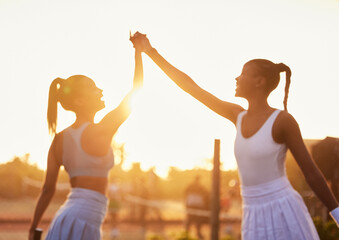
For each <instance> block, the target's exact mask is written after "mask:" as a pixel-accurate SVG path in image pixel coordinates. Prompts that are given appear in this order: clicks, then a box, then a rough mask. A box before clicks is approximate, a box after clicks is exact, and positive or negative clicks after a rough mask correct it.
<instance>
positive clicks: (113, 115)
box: [84, 49, 143, 155]
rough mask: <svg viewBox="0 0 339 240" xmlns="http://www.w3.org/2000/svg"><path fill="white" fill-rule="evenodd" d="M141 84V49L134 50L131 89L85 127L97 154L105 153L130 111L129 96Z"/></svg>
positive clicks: (130, 96) (131, 95)
mask: <svg viewBox="0 0 339 240" xmlns="http://www.w3.org/2000/svg"><path fill="white" fill-rule="evenodd" d="M142 85H143V65H142V58H141V51H139V49H136V50H135V70H134V79H133V87H132V89H131V91H130V92H129V93H128V94H127V95H126V96H125V97H124V98H123V100H122V101H121V102H120V104H119V105H118V107H116V108H115V109H114V110H112V111H111V112H109V113H108V114H106V116H104V118H103V119H102V120H101V121H100V122H99V123H97V124H93V125H91V126H89V127H88V128H87V129H86V132H84V134H86V135H87V136H90V137H88V138H87V139H88V141H89V142H90V144H89V145H90V146H91V148H92V149H94V150H93V152H95V153H96V154H97V155H104V154H106V152H107V150H108V149H109V147H110V146H111V143H112V138H113V136H114V134H115V133H116V132H117V130H118V128H119V127H120V125H121V124H122V123H123V122H124V121H125V120H126V119H127V118H128V116H129V115H130V113H131V106H130V105H131V104H130V102H131V98H132V97H133V95H134V93H135V92H136V91H137V90H139V89H140V88H141V87H142Z"/></svg>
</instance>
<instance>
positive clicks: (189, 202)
mask: <svg viewBox="0 0 339 240" xmlns="http://www.w3.org/2000/svg"><path fill="white" fill-rule="evenodd" d="M185 204H186V210H187V214H186V221H185V230H186V232H187V233H189V231H190V226H191V225H195V228H196V231H197V236H198V238H199V239H203V235H202V233H201V227H202V225H203V224H204V223H207V222H208V216H206V215H204V214H202V212H201V211H208V210H209V194H208V192H207V190H206V189H205V187H204V186H202V185H201V183H200V176H196V177H195V179H194V181H193V182H192V183H191V184H190V185H188V187H187V188H186V190H185Z"/></svg>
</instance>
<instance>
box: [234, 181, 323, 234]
mask: <svg viewBox="0 0 339 240" xmlns="http://www.w3.org/2000/svg"><path fill="white" fill-rule="evenodd" d="M241 194H242V198H243V218H242V239H243V240H258V239H260V240H271V239H272V240H291V239H293V240H314V239H319V236H318V233H317V230H316V228H315V226H314V224H313V221H312V218H311V216H310V214H309V212H308V210H307V208H306V205H305V203H304V201H303V199H302V198H301V196H300V195H299V194H298V193H297V192H296V191H295V190H294V189H293V187H292V186H291V184H290V182H289V181H288V179H287V178H286V177H281V178H278V179H275V180H273V181H271V182H268V183H264V184H260V185H255V186H241Z"/></svg>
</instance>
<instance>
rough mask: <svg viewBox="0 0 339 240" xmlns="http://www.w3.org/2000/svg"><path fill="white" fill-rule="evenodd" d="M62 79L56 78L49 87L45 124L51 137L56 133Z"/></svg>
mask: <svg viewBox="0 0 339 240" xmlns="http://www.w3.org/2000/svg"><path fill="white" fill-rule="evenodd" d="M62 81H63V79H62V78H56V79H54V80H53V82H52V83H51V86H50V87H49V96H48V108H47V122H48V130H49V133H50V134H51V135H52V136H53V135H54V134H55V133H56V126H57V115H58V101H59V97H58V95H59V94H58V92H59V89H60V85H61V83H62Z"/></svg>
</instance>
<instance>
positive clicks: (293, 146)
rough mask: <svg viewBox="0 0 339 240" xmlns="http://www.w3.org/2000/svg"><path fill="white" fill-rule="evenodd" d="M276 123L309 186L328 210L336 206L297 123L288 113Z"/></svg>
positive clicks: (334, 199)
mask: <svg viewBox="0 0 339 240" xmlns="http://www.w3.org/2000/svg"><path fill="white" fill-rule="evenodd" d="M278 124H279V125H280V129H281V136H282V139H283V141H284V142H285V143H286V145H287V147H288V148H289V149H290V151H291V153H292V155H293V157H294V158H295V160H296V161H297V163H298V165H299V167H300V169H301V171H302V172H303V174H304V176H305V179H306V181H307V183H308V184H309V186H310V187H311V188H312V190H313V191H314V193H315V194H316V195H317V197H318V198H319V199H320V200H321V201H322V202H323V203H324V205H325V206H326V207H327V208H328V210H329V211H332V210H333V209H335V208H337V207H338V202H337V200H336V198H335V197H334V195H333V193H332V191H331V190H330V188H329V187H328V185H327V183H326V180H325V178H324V176H323V174H322V173H321V171H320V170H319V168H318V167H317V165H316V164H315V162H314V161H313V159H312V157H311V156H310V154H309V152H308V151H307V149H306V146H305V144H304V142H303V139H302V136H301V133H300V129H299V125H298V123H297V122H296V120H295V119H294V118H293V117H292V116H291V115H290V114H288V113H283V114H282V116H281V118H280V120H279V122H278Z"/></svg>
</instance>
